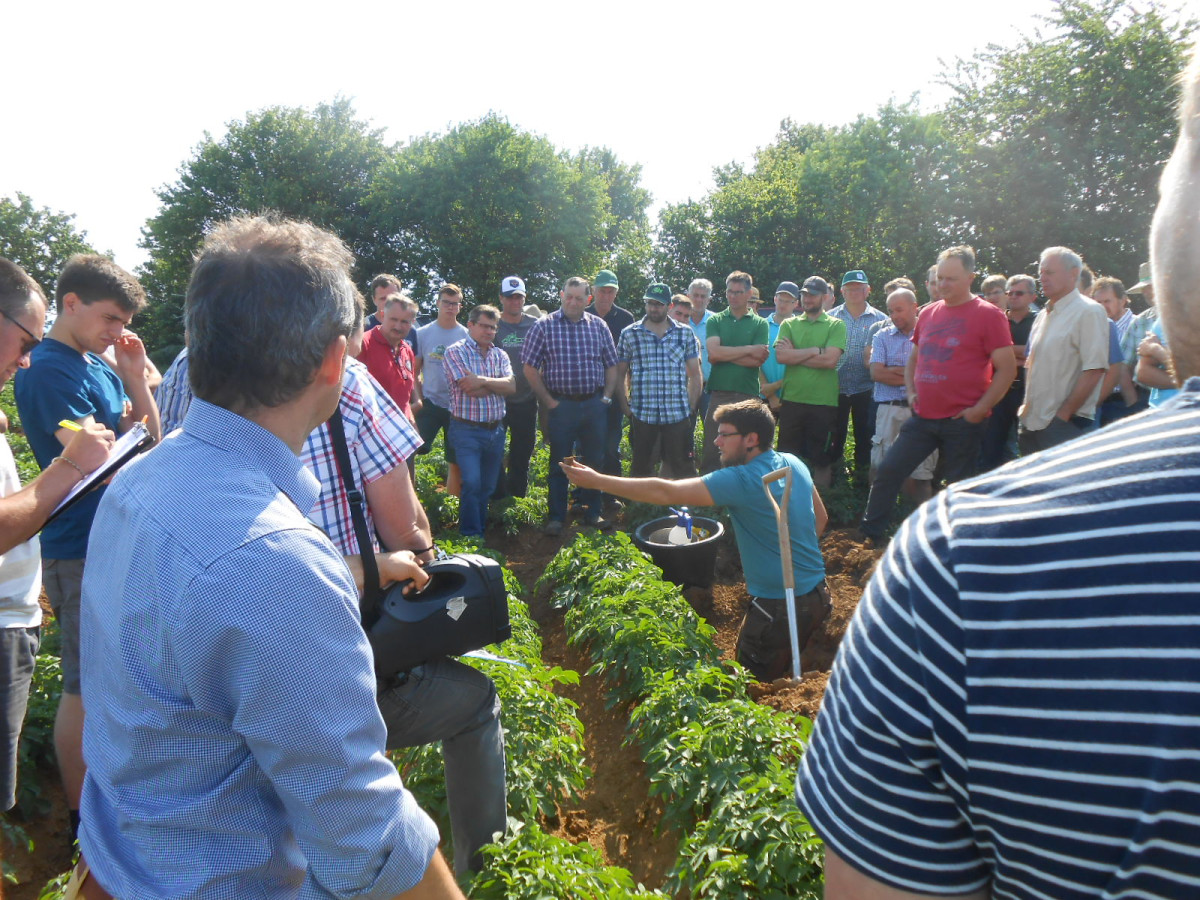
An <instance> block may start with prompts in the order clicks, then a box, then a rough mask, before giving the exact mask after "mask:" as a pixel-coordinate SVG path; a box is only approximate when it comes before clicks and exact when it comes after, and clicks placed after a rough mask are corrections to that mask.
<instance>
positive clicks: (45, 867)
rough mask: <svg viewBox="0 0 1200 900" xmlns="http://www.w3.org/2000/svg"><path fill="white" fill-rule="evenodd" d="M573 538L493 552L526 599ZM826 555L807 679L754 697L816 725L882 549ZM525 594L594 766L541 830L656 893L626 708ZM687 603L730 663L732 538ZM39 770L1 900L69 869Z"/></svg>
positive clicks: (540, 597)
mask: <svg viewBox="0 0 1200 900" xmlns="http://www.w3.org/2000/svg"><path fill="white" fill-rule="evenodd" d="M569 539H570V536H569V535H568V536H566V538H559V539H555V538H549V537H545V536H543V535H541V534H540V533H538V532H537V531H535V530H534V529H531V528H527V529H524V530H522V531H521V532H520V533H518V534H516V535H511V536H501V537H497V538H496V539H495V540H491V541H489V544H490V545H491V546H493V547H494V548H495V549H496V550H498V551H500V552H501V553H503V554H504V555H505V557H506V558H507V560H508V565H509V567H510V568H511V569H512V570H513V572H514V574H516V575H517V577H518V578H519V579H520V581H521V583H522V585H524V586H525V587H526V590H527V592H529V591H532V587H533V585H534V584H535V583H536V582H537V580H538V578H539V577H540V576H541V574H542V572H544V571H545V569H546V565H547V564H548V563H549V562H550V560H551V559H552V558H553V556H554V554H555V553H556V552H557V551H558V550H559V549H560V548H561V547H562V546H564V544H565V542H566V541H569ZM821 550H822V553H823V554H824V557H825V567H826V571H827V581H828V584H829V591H830V595H831V597H832V600H833V609H832V611H831V612H830V614H829V615H828V616H827V617H826V619H825V620H824V621H823V622H822V623H821V625H820V627H819V628H818V629H817V631H816V632H815V633H814V634H813V635H812V637H811V638H810V639H809V641H808V644H807V646H806V647H805V648H804V653H803V662H804V676H803V678H802V680H801V681H800V682H799V683H793V682H792V681H791V680H790V679H780V680H779V681H776V682H774V683H772V684H754V685H752V687H751V695H752V696H753V697H754V699H756V700H757V701H758V702H759V703H762V704H765V705H768V706H771V707H773V708H774V709H777V710H779V711H781V712H784V713H794V714H796V715H802V716H808V717H809V718H815V717H816V715H817V712H818V710H819V709H820V705H821V697H822V695H823V694H824V691H825V684H826V682H827V681H828V679H829V670H830V668H831V667H832V665H833V659H834V656H835V655H836V654H837V648H838V645H839V644H840V643H841V639H842V635H843V634H844V633H845V630H846V626H847V625H848V624H849V622H850V618H851V616H853V614H854V610H855V608H856V607H857V606H858V602H859V599H860V598H861V596H862V591H863V588H864V587H865V585H866V583H867V580H868V579H869V578H870V575H871V571H872V570H873V569H874V567H875V563H876V560H877V559H878V556H879V551H874V550H871V549H868V548H867V547H865V546H863V545H862V544H861V543H859V542H858V541H856V540H855V539H854V537H853V536H852V532H851V531H849V530H842V529H837V530H833V531H830V532H829V533H827V534H826V535H825V536H824V538H823V539H822V541H821ZM527 596H528V599H529V601H530V612H531V614H532V615H533V617H534V619H535V620H536V621H537V623H538V625H539V627H540V628H541V631H542V643H543V658H544V659H545V661H546V662H547V663H548V664H550V665H556V666H561V667H563V668H565V669H573V670H575V671H577V672H579V674H580V680H579V683H578V684H575V685H560V686H559V688H558V690H559V691H560V692H561V693H563V694H564V695H565V696H567V697H569V698H570V699H571V700H573V701H574V702H575V703H577V704H579V712H578V715H579V718H580V720H581V721H582V722H583V724H584V729H585V731H584V737H585V741H586V746H587V764H588V766H589V767H590V768H591V769H592V772H593V774H592V777H591V778H590V779H589V781H588V785H587V787H586V789H585V790H584V792H583V794H582V795H581V796H580V798H579V799H578V802H576V803H574V804H571V805H570V806H568V807H567V808H564V809H560V810H559V813H558V815H557V816H556V817H554V818H552V819H551V820H549V821H547V822H546V823H544V824H545V827H546V830H547V831H549V832H551V833H552V834H555V835H557V836H559V837H563V838H566V839H568V840H570V841H573V842H579V841H587V842H588V843H589V844H591V845H592V846H593V847H595V848H596V850H598V851H599V852H600V853H601V854H602V855H603V857H604V859H605V862H607V863H608V864H609V865H615V866H621V867H623V868H626V869H628V870H629V871H630V872H631V873H632V874H633V876H634V878H635V879H636V880H637V881H639V882H641V883H642V884H645V885H646V886H647V887H659V886H661V885H662V883H663V881H664V880H665V876H666V873H667V872H668V871H669V870H670V868H671V866H672V865H673V864H674V862H675V857H676V850H677V847H678V842H679V835H678V834H676V833H673V832H661V831H660V829H659V821H660V819H661V815H662V808H661V804H660V803H659V802H658V801H657V800H655V799H653V798H651V797H650V796H649V782H648V780H647V778H646V772H645V767H644V766H643V764H642V761H641V758H640V756H639V754H638V750H637V748H636V747H635V746H633V745H629V744H626V743H625V739H626V726H627V723H628V718H629V709H628V708H626V707H621V706H617V707H613V708H607V706H606V704H605V695H606V691H605V687H604V684H603V682H602V679H601V678H600V676H593V675H588V674H586V673H587V669H588V667H589V666H590V664H591V663H590V660H589V658H588V656H587V654H586V653H584V652H582V651H581V650H579V649H578V648H576V647H573V646H571V645H569V644H568V643H567V636H566V633H565V630H564V627H563V613H562V612H561V611H560V610H556V609H554V608H552V607H551V606H550V604H549V597H548V592H547V591H542V592H539V593H527ZM685 596H686V597H687V599H688V601H689V602H690V603H691V605H692V606H693V607H694V608H695V609H696V611H697V612H698V613H699V614H700V615H701V616H703V617H704V618H705V619H706V620H708V622H709V624H711V625H712V626H713V627H714V628H716V630H717V635H716V638H715V640H716V642H717V645H718V646H719V647H720V649H721V652H722V657H723V658H725V659H732V658H733V655H734V649H733V648H734V644H735V642H736V640H737V631H738V626H739V624H740V623H741V618H742V613H743V609H744V604H745V597H746V590H745V584H744V582H743V578H742V572H741V567H740V563H739V561H738V555H737V550H736V548H735V547H734V545H733V543H732V540H729V541H727V542H725V543H723V544H722V545H721V547H720V549H719V550H718V553H717V559H716V580H715V583H714V584H713V586H712V588H711V589H701V588H689V589H687V590H686V591H685ZM40 768H41V771H39V772H38V776H37V777H38V778H39V780H40V781H41V783H42V784H43V785H45V793H46V799H47V801H48V803H49V807H50V809H49V812H48V813H47V814H46V815H44V816H38V817H36V818H32V819H30V820H29V821H24V822H19V823H18V824H20V825H21V826H22V828H23V829H24V830H25V832H26V833H27V834H28V836H29V837H30V838H31V839H32V840H33V842H34V851H33V853H32V854H31V853H29V852H28V851H27V850H26V849H25V847H23V846H21V847H13V846H12V845H11V844H4V845H3V846H0V858H4V859H5V861H6V862H7V863H8V864H9V865H11V866H12V868H13V873H14V874H15V875H16V877H17V878H19V879H20V881H19V883H18V884H4V883H3V881H0V900H2V898H11V900H36V898H37V897H38V894H39V893H40V891H41V888H42V886H43V885H44V884H45V883H46V881H48V880H49V879H51V878H54V877H55V876H57V875H58V874H59V873H61V872H64V871H66V870H67V868H69V866H70V862H71V859H70V846H69V843H68V841H67V840H66V838H65V833H66V809H65V803H64V802H63V798H62V791H61V789H60V788H59V787H58V779H57V774H56V773H55V770H54V767H53V764H52V761H50V760H46V761H45V762H44V764H43V766H41V767H40Z"/></svg>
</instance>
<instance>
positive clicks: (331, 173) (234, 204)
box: [141, 100, 394, 347]
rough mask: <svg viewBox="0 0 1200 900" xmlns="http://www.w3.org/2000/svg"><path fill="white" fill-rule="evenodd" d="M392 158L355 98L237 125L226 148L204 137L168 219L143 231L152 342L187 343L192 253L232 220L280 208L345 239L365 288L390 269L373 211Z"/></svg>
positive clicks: (166, 196) (169, 196)
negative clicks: (378, 179)
mask: <svg viewBox="0 0 1200 900" xmlns="http://www.w3.org/2000/svg"><path fill="white" fill-rule="evenodd" d="M387 156H388V148H387V147H386V146H385V145H384V143H383V138H382V132H380V131H377V130H373V129H372V128H370V126H369V125H368V123H366V122H363V121H361V120H359V119H357V118H355V115H354V110H353V108H352V107H351V104H350V102H349V101H348V100H337V101H336V102H334V103H332V104H321V105H320V106H318V107H317V108H316V109H314V110H312V111H309V110H306V109H296V108H287V107H271V108H269V109H264V110H262V111H260V112H256V113H251V114H250V115H248V116H247V117H246V119H245V121H241V122H232V123H230V125H229V130H228V132H227V133H226V134H225V136H224V137H223V138H222V139H221V140H219V141H216V140H213V138H212V137H211V136H210V135H207V134H206V135H205V137H204V140H203V141H202V142H201V143H200V144H199V145H198V146H197V147H196V149H195V152H194V153H193V155H192V158H191V159H190V160H188V161H187V162H185V163H184V164H183V166H182V167H181V168H180V172H179V180H178V181H177V182H175V183H174V184H173V185H170V186H168V187H164V188H162V189H161V190H160V191H159V192H158V196H159V199H160V200H161V201H162V204H163V206H162V211H161V212H160V213H159V214H158V215H156V216H155V217H154V218H152V219H150V221H149V222H147V224H146V227H145V229H144V230H143V240H142V246H143V247H144V248H145V249H146V250H148V251H149V253H150V261H149V263H147V265H146V266H145V268H144V269H143V271H142V272H141V276H142V283H143V284H144V285H145V287H146V290H147V293H148V294H149V296H150V298H151V301H152V307H151V311H150V312H149V314H148V316H147V319H148V322H147V324H145V325H143V326H142V329H143V333H144V334H145V336H146V338H147V341H148V343H149V344H150V345H151V346H153V347H162V346H164V345H170V344H181V343H182V341H183V330H182V328H183V326H182V322H181V314H182V309H183V295H184V292H185V290H186V288H187V281H188V277H189V275H190V273H191V266H192V258H193V255H194V254H195V252H196V250H197V249H198V248H199V246H200V243H201V241H202V240H203V238H204V235H205V234H206V233H207V232H208V231H209V229H210V228H211V227H212V226H213V224H215V223H217V222H220V221H223V220H225V219H227V218H230V217H231V216H235V215H239V214H245V213H258V212H263V211H266V210H277V211H278V212H280V213H282V214H284V215H287V216H291V217H295V218H302V219H308V220H309V221H311V222H313V223H314V224H316V225H320V226H321V227H323V228H328V229H330V230H331V231H333V232H335V233H337V234H338V235H339V236H340V237H341V238H342V239H343V240H344V241H346V243H347V244H348V245H349V246H350V248H351V250H353V251H354V254H355V257H356V260H357V264H356V267H355V278H356V279H357V280H358V281H359V282H366V281H367V280H369V279H370V278H371V276H372V275H374V274H376V273H377V272H387V271H391V267H392V265H393V263H394V258H393V257H392V255H391V253H390V248H389V247H388V245H387V243H386V242H385V241H383V240H382V239H381V238H380V236H379V235H377V234H376V233H375V231H374V230H373V228H372V216H371V215H370V210H369V208H368V204H367V200H368V196H369V193H370V187H371V183H372V181H373V179H374V177H375V175H376V173H377V171H378V170H379V168H380V167H381V166H382V164H383V163H384V161H385V160H386V159H387Z"/></svg>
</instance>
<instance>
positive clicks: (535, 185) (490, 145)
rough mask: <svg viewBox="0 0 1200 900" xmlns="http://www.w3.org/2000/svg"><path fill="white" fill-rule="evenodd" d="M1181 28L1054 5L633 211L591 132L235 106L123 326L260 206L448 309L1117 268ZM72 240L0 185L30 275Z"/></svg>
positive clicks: (634, 181)
mask: <svg viewBox="0 0 1200 900" xmlns="http://www.w3.org/2000/svg"><path fill="white" fill-rule="evenodd" d="M1195 29H1196V22H1194V21H1192V20H1190V19H1184V18H1182V17H1181V16H1179V15H1176V14H1173V13H1171V12H1169V11H1167V10H1165V9H1164V8H1162V7H1159V6H1156V5H1152V4H1151V5H1147V4H1144V3H1135V2H1132V0H1056V2H1055V4H1054V6H1053V8H1052V10H1051V12H1050V13H1049V14H1048V15H1047V16H1046V17H1044V18H1043V20H1042V22H1041V25H1040V26H1039V27H1038V28H1037V29H1035V30H1034V31H1033V32H1032V33H1030V34H1028V35H1025V36H1023V37H1022V38H1020V39H1019V40H1018V41H1017V42H1016V43H1015V44H1013V45H1012V46H1008V47H1001V46H997V45H989V46H988V47H987V48H986V49H985V50H983V51H981V52H979V53H977V54H976V55H975V56H973V57H971V58H970V59H959V60H956V61H954V62H953V63H952V64H949V65H947V66H946V67H945V73H944V75H943V76H942V82H943V85H944V86H945V87H946V88H948V89H949V91H950V99H949V101H948V102H947V103H946V104H945V105H944V107H943V108H941V109H938V110H935V111H932V112H924V111H922V110H921V109H920V108H919V107H918V105H917V103H916V102H915V100H913V101H907V102H898V101H892V102H889V103H888V104H886V105H884V106H883V107H882V108H880V109H879V110H877V111H876V113H875V114H874V115H869V116H868V115H863V116H859V117H858V118H857V119H856V120H855V121H853V122H851V123H849V124H846V125H841V126H822V125H813V124H800V123H797V122H794V121H792V120H790V119H788V120H785V121H784V122H783V123H782V124H781V126H780V129H779V133H778V134H777V135H776V137H775V139H774V140H773V141H772V142H771V143H770V144H768V145H766V146H765V147H761V148H759V149H758V150H757V151H756V153H755V154H754V156H753V159H752V161H751V162H750V163H749V164H747V165H741V164H737V163H731V164H729V165H725V166H722V167H719V168H717V169H716V170H714V173H713V175H714V185H713V187H712V189H711V190H709V192H708V193H707V194H706V195H705V196H703V197H701V198H700V199H689V200H687V201H684V202H681V203H675V204H670V205H667V206H666V207H665V208H663V209H662V210H661V211H660V213H659V215H658V221H657V225H656V227H653V228H652V226H651V222H650V217H649V210H650V208H651V205H652V197H651V195H650V193H649V191H647V190H646V189H645V188H644V187H643V186H642V184H641V167H640V166H639V165H637V164H631V163H626V162H623V161H621V160H620V159H618V158H617V156H616V155H615V154H614V153H613V152H612V151H611V150H609V149H607V148H603V147H600V148H593V147H588V148H584V149H583V150H580V151H577V152H571V151H565V150H562V149H559V148H556V147H555V146H554V145H553V144H552V143H551V142H550V141H549V140H548V139H547V138H545V137H543V136H540V135H537V134H532V133H530V132H527V131H523V130H522V129H520V128H518V127H517V126H515V125H513V124H512V123H510V122H509V121H508V120H507V119H506V118H504V117H503V116H502V115H500V114H497V113H490V114H488V115H487V116H484V117H483V118H481V119H478V120H476V121H471V122H466V123H462V124H459V125H457V126H455V127H453V128H451V129H449V130H447V131H446V132H444V133H436V134H428V135H425V136H424V137H420V138H416V139H414V140H412V141H409V142H407V143H402V144H388V143H387V142H386V141H385V139H384V135H383V132H382V131H380V130H377V129H373V128H372V127H371V126H370V124H369V123H368V122H365V121H363V120H361V119H360V118H358V117H357V116H356V114H355V111H354V109H353V106H352V104H351V103H350V102H349V101H348V100H344V99H339V100H336V101H334V102H332V103H329V104H321V105H319V106H317V107H316V108H315V109H312V110H308V109H297V108H285V107H272V108H268V109H265V110H261V111H258V112H254V113H250V114H248V115H247V116H246V117H245V119H244V120H240V121H235V122H232V123H230V126H229V129H228V132H227V133H226V134H225V135H224V137H222V138H221V139H220V140H214V139H213V138H212V137H211V136H210V135H207V134H206V135H205V137H204V139H203V140H202V141H201V142H200V143H199V144H198V145H197V147H196V148H195V150H194V151H193V154H192V156H191V158H190V159H188V160H187V161H185V162H184V164H183V165H182V166H181V168H180V173H179V178H178V180H177V181H176V182H175V183H173V184H170V185H167V186H164V187H162V188H161V189H159V191H158V196H159V199H160V201H161V203H162V206H161V209H160V211H159V212H158V213H157V214H156V215H155V216H154V217H153V218H151V219H150V220H149V221H148V222H147V223H146V226H145V227H144V229H143V234H142V242H141V246H142V247H143V248H144V249H145V250H146V251H147V252H148V254H149V261H148V262H147V263H146V264H145V265H144V266H142V267H141V268H140V269H139V271H138V273H137V274H138V275H139V277H140V278H141V279H142V282H143V284H144V285H145V287H146V291H147V295H148V296H149V298H150V301H151V302H150V305H149V307H148V310H147V311H146V312H145V313H144V314H143V315H142V316H141V317H140V319H139V321H138V322H137V323H135V324H136V327H138V328H139V331H140V333H141V334H142V335H143V337H144V338H145V339H146V341H147V344H148V345H149V346H150V347H152V348H162V349H166V348H168V347H171V348H174V347H178V346H179V345H181V344H182V340H183V338H182V323H181V312H182V301H183V293H184V289H185V287H186V284H187V278H188V273H189V271H190V268H191V258H192V254H193V253H194V252H195V250H196V249H197V247H198V246H199V244H200V241H201V240H202V238H203V235H204V234H205V233H206V231H207V230H208V228H209V227H210V226H211V225H212V224H213V223H214V222H216V221H219V220H222V219H225V218H227V217H229V216H231V215H235V214H238V213H242V212H259V211H261V210H265V209H274V210H278V211H279V212H281V213H283V214H285V215H288V216H296V217H302V218H306V219H309V220H311V221H313V222H314V223H316V224H318V225H321V226H323V227H325V228H329V229H331V230H333V231H335V232H336V233H338V234H339V235H341V236H342V238H343V239H344V240H346V242H347V243H348V244H349V245H350V247H351V248H352V249H353V251H354V253H355V255H356V257H357V269H356V276H357V277H358V279H359V280H360V281H361V282H363V283H364V284H365V282H366V281H367V280H368V279H369V278H370V277H371V276H372V275H374V274H376V273H378V272H391V273H394V274H396V275H398V276H399V277H400V279H401V280H402V281H403V282H404V283H405V284H406V285H407V286H408V287H409V288H410V289H411V291H412V293H413V295H414V296H415V297H416V298H417V299H418V300H424V299H426V298H427V297H428V296H429V295H430V294H431V292H432V289H433V288H434V287H435V285H436V284H438V283H439V282H441V281H453V282H456V283H457V284H459V285H460V286H462V287H463V289H464V292H465V294H466V299H467V301H468V305H469V304H471V303H474V302H488V301H491V300H493V299H494V297H493V295H494V294H495V293H496V290H497V285H498V284H499V281H500V279H501V278H502V277H503V276H505V275H508V274H512V273H514V272H516V273H518V274H520V275H521V276H522V277H523V278H524V279H525V280H526V283H527V284H528V286H529V291H530V297H531V299H538V298H547V299H548V298H550V297H551V296H552V292H553V291H555V290H556V289H557V287H558V285H559V284H560V283H561V281H562V280H563V279H564V278H566V277H567V276H569V275H573V274H580V273H584V274H587V273H594V272H595V271H596V270H597V269H600V268H609V269H612V270H614V271H615V272H616V273H617V275H618V278H619V280H620V282H621V285H622V291H621V297H622V298H623V299H622V302H623V304H624V305H628V306H632V307H634V308H635V309H636V308H637V307H639V306H640V303H639V301H638V300H637V298H640V297H641V296H642V292H643V290H644V288H645V286H646V285H647V284H648V283H650V282H652V281H664V282H666V283H667V284H669V285H671V286H672V287H673V288H674V289H676V290H682V289H684V288H685V287H686V285H687V283H688V282H689V281H690V280H691V279H692V278H694V277H697V276H702V277H708V278H710V279H712V280H713V281H716V282H719V281H720V279H722V278H723V276H724V275H725V274H726V273H727V272H730V271H732V270H734V269H743V270H746V271H749V272H751V273H752V274H753V275H754V276H755V279H756V280H757V281H758V282H759V283H760V284H762V285H764V286H765V287H766V290H768V291H769V290H770V289H771V288H772V287H773V286H774V285H775V284H777V283H778V282H779V281H783V280H796V279H799V278H803V277H805V276H807V275H809V274H814V273H815V274H823V275H826V276H833V275H835V274H836V273H838V272H841V271H843V270H846V269H852V268H862V269H865V270H866V271H867V272H868V273H869V274H870V275H871V277H872V279H873V281H875V282H876V283H877V284H882V283H883V281H884V280H886V279H887V278H890V277H893V276H896V275H901V274H906V275H909V276H910V277H913V278H914V280H916V281H918V282H919V281H920V280H922V278H921V276H922V275H923V272H924V270H925V268H926V267H927V266H928V265H929V264H930V263H931V262H932V261H933V259H934V258H935V257H936V255H937V253H938V252H939V251H940V250H941V249H943V248H944V247H946V246H948V245H949V244H953V243H970V244H972V245H974V246H975V247H976V249H977V251H978V258H979V260H980V261H981V263H982V266H981V268H982V269H984V270H986V271H989V272H1002V273H1004V274H1009V275H1011V274H1014V273H1017V272H1033V271H1035V269H1036V263H1037V258H1038V254H1039V253H1040V251H1041V250H1042V249H1043V248H1044V247H1046V246H1050V245H1054V244H1067V245H1069V246H1072V247H1074V248H1075V249H1077V250H1079V251H1080V252H1081V253H1083V254H1084V256H1085V259H1086V260H1087V261H1088V262H1089V263H1090V264H1091V266H1092V268H1093V269H1095V270H1096V271H1097V272H1099V273H1104V274H1113V275H1117V276H1118V277H1125V278H1126V279H1128V278H1129V277H1130V276H1132V275H1133V274H1135V273H1136V272H1137V267H1138V264H1139V263H1140V262H1142V261H1144V260H1145V259H1146V258H1147V256H1148V249H1147V239H1148V234H1149V224H1150V216H1151V213H1152V210H1153V208H1154V201H1155V197H1156V188H1157V182H1158V177H1159V174H1160V172H1161V169H1162V166H1163V164H1164V163H1165V161H1166V159H1167V156H1168V155H1169V153H1170V149H1171V147H1172V146H1173V143H1174V140H1175V133H1176V121H1175V116H1176V109H1175V95H1176V91H1175V87H1174V84H1175V79H1176V77H1177V76H1178V74H1179V72H1180V71H1181V70H1182V68H1183V65H1184V61H1185V55H1186V50H1187V46H1188V42H1189V38H1190V37H1191V36H1192V34H1193V33H1194V31H1195ZM30 231H32V232H34V235H33V237H30V236H29V235H28V234H27V232H30ZM47 234H48V235H49V237H48V238H47V237H46V235H47ZM39 235H41V236H40V237H39ZM85 243H86V241H85V240H84V236H82V235H79V234H78V233H77V232H75V231H74V230H73V227H72V224H71V222H70V217H67V216H62V215H61V214H53V213H51V212H50V211H49V210H37V209H36V208H34V207H33V205H32V203H31V202H30V201H29V199H28V198H26V197H23V196H21V195H18V201H17V202H16V203H13V202H12V201H10V200H3V199H0V253H3V254H4V255H11V256H12V258H14V259H16V260H17V261H18V262H21V263H22V264H24V265H26V268H27V269H29V270H30V271H31V272H35V271H36V272H38V273H39V274H40V276H41V277H42V279H43V284H45V285H46V287H50V284H51V282H52V278H53V272H54V271H55V270H56V268H55V265H54V250H55V248H60V249H61V250H63V251H64V256H63V258H65V255H66V251H68V250H70V251H71V252H73V251H74V250H76V249H78V245H80V244H85ZM23 257H26V258H28V259H30V260H31V262H33V263H34V265H33V267H32V268H31V267H30V263H28V262H26V259H25V258H23ZM34 257H36V258H34ZM45 279H49V280H45Z"/></svg>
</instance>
